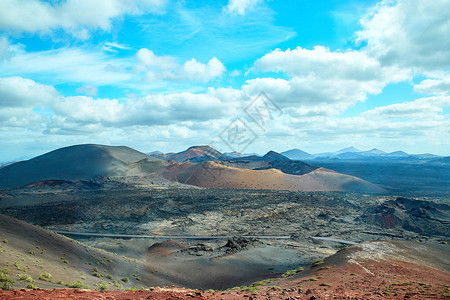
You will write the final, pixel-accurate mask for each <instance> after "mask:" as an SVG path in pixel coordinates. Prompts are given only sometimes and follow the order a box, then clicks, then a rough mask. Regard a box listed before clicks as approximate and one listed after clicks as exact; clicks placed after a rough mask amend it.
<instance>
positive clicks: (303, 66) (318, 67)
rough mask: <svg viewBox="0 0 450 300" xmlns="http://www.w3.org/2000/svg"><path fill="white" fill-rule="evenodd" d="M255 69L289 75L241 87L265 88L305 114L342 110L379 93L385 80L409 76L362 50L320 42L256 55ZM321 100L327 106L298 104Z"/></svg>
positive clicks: (385, 82) (249, 88)
mask: <svg viewBox="0 0 450 300" xmlns="http://www.w3.org/2000/svg"><path fill="white" fill-rule="evenodd" d="M254 70H256V71H258V70H259V71H263V72H278V73H282V74H281V76H283V74H286V75H288V77H289V78H288V79H284V78H272V77H268V78H257V79H252V80H248V81H247V85H246V86H244V87H243V89H244V90H245V91H246V92H247V93H249V94H250V95H255V94H256V93H259V92H261V91H265V92H266V93H268V94H270V95H271V97H272V98H273V99H274V100H275V101H279V102H280V103H284V104H287V105H290V106H294V105H295V106H297V107H300V108H301V109H302V110H303V112H306V111H307V112H308V114H309V113H314V112H315V111H316V112H321V113H324V112H326V111H328V112H330V113H333V114H336V113H338V112H342V111H343V110H345V108H347V107H348V106H349V105H351V104H353V103H355V102H357V101H364V100H365V99H366V97H367V95H368V94H372V95H376V94H379V93H381V91H382V89H383V88H384V86H385V85H386V84H388V83H390V82H397V81H401V80H404V79H406V78H409V72H408V71H402V70H400V69H398V68H395V67H383V66H381V64H380V63H379V62H378V61H377V60H376V59H374V58H372V57H370V56H368V55H367V54H366V53H364V52H361V51H353V50H349V51H330V50H329V49H327V48H325V47H321V46H316V47H314V49H311V50H309V49H304V48H301V47H297V48H296V49H294V50H290V49H287V50H286V51H282V50H280V49H277V50H275V51H272V52H270V53H268V54H266V55H264V56H263V57H261V58H260V59H258V60H257V61H256V62H255V64H254ZM323 104H329V105H330V107H329V108H328V109H325V108H324V107H323V106H322V107H321V108H320V109H307V110H305V109H306V107H301V106H317V105H323ZM331 105H332V107H331Z"/></svg>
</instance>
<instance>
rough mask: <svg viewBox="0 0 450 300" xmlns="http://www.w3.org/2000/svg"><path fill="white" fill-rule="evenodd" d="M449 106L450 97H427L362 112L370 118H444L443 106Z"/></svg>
mask: <svg viewBox="0 0 450 300" xmlns="http://www.w3.org/2000/svg"><path fill="white" fill-rule="evenodd" d="M448 106H450V97H445V96H442V97H427V98H420V99H417V100H414V101H409V102H403V103H396V104H391V105H387V106H381V107H376V108H374V109H372V110H369V111H366V112H364V113H363V114H362V116H363V117H365V118H370V119H396V118H407V119H414V120H417V119H430V120H439V119H444V118H445V116H444V115H442V114H441V113H442V112H443V107H448Z"/></svg>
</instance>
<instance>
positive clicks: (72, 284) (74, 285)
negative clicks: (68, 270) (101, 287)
mask: <svg viewBox="0 0 450 300" xmlns="http://www.w3.org/2000/svg"><path fill="white" fill-rule="evenodd" d="M66 286H67V287H68V288H71V289H89V287H88V286H87V285H85V284H84V283H82V282H81V281H80V280H78V281H75V282H69V283H67V284H66Z"/></svg>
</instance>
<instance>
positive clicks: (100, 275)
mask: <svg viewBox="0 0 450 300" xmlns="http://www.w3.org/2000/svg"><path fill="white" fill-rule="evenodd" d="M92 276H95V277H98V278H102V277H103V274H101V273H99V272H95V271H93V272H92Z"/></svg>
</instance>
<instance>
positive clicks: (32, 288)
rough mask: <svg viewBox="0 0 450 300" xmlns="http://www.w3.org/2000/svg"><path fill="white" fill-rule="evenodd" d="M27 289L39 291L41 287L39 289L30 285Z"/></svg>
mask: <svg viewBox="0 0 450 300" xmlns="http://www.w3.org/2000/svg"><path fill="white" fill-rule="evenodd" d="M27 289H30V290H38V289H39V287H37V286H35V285H34V284H32V283H30V284H29V285H27Z"/></svg>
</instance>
